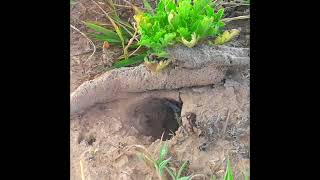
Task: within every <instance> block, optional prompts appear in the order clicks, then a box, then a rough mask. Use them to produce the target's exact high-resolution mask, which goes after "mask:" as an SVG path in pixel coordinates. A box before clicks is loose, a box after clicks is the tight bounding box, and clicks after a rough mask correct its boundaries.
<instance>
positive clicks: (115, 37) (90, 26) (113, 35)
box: [84, 22, 120, 40]
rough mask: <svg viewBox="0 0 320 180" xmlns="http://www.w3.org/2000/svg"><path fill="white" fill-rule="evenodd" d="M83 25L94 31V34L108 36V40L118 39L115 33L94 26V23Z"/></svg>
mask: <svg viewBox="0 0 320 180" xmlns="http://www.w3.org/2000/svg"><path fill="white" fill-rule="evenodd" d="M84 24H85V25H86V26H87V27H88V28H90V29H93V30H95V31H96V32H100V33H103V34H104V35H105V36H108V37H109V38H112V39H119V40H120V38H119V37H118V35H117V33H115V32H114V31H111V30H108V29H106V28H104V27H101V26H99V25H96V24H94V23H89V22H84Z"/></svg>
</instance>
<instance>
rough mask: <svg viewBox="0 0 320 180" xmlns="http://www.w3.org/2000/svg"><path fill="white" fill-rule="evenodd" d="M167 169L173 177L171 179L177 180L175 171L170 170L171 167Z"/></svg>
mask: <svg viewBox="0 0 320 180" xmlns="http://www.w3.org/2000/svg"><path fill="white" fill-rule="evenodd" d="M165 168H166V170H167V172H168V174H169V175H170V176H171V178H172V179H176V175H175V174H174V172H173V169H172V168H170V167H169V168H168V167H165Z"/></svg>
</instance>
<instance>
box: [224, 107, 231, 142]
mask: <svg viewBox="0 0 320 180" xmlns="http://www.w3.org/2000/svg"><path fill="white" fill-rule="evenodd" d="M229 117H230V110H228V114H227V119H226V122H225V124H224V126H223V130H222V136H223V137H224V136H225V133H226V130H227V126H228V123H229V119H230V118H229Z"/></svg>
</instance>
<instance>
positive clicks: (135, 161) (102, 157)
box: [70, 0, 250, 180]
mask: <svg viewBox="0 0 320 180" xmlns="http://www.w3.org/2000/svg"><path fill="white" fill-rule="evenodd" d="M88 19H89V20H93V21H95V20H98V21H102V22H105V19H104V15H103V14H102V13H100V11H99V10H98V8H96V7H94V6H93V5H92V3H91V1H90V0H89V1H88V0H80V1H78V2H77V4H75V5H74V6H73V7H72V9H71V22H70V23H71V24H72V25H74V26H76V27H77V28H78V29H79V30H80V31H82V32H84V33H86V32H87V31H88V30H87V29H86V28H85V27H84V26H83V25H81V23H80V20H88ZM248 33H249V32H247V34H248ZM247 34H246V35H247ZM94 43H95V45H96V47H97V51H96V53H95V55H94V56H93V58H92V59H91V60H90V61H87V62H86V60H87V58H88V57H89V56H90V54H91V53H92V46H91V45H90V43H89V42H88V41H87V39H86V38H85V37H83V36H82V35H81V34H80V33H78V32H77V31H74V30H71V55H70V62H71V72H70V73H71V92H73V91H74V90H75V89H76V88H77V87H79V85H81V84H82V83H83V82H85V81H88V80H91V79H94V78H97V77H98V76H100V75H101V74H103V73H104V67H105V66H106V62H104V61H103V57H102V56H103V52H102V50H101V48H100V49H99V47H101V43H100V44H99V43H98V42H94ZM242 44H244V46H248V45H249V44H248V42H245V43H242ZM235 77H237V78H235ZM149 98H160V99H171V100H175V101H176V102H178V103H181V104H182V107H181V112H180V116H181V117H182V126H180V127H179V129H178V130H177V131H176V132H175V135H174V136H173V137H172V138H171V139H170V140H167V142H168V143H169V149H170V153H169V155H170V156H172V157H173V160H172V161H171V164H170V165H171V166H174V167H177V166H178V165H179V164H180V163H181V162H182V161H184V160H188V161H189V163H190V165H189V167H188V170H187V172H186V173H187V174H188V175H189V174H203V175H204V177H203V178H198V179H208V180H209V178H210V176H211V175H216V176H217V177H218V178H221V177H222V176H223V175H224V173H225V167H226V160H227V157H228V156H229V157H230V160H231V164H232V168H233V169H232V170H233V173H234V174H235V179H237V180H238V179H239V180H242V179H244V177H243V173H244V172H247V171H248V170H249V166H250V164H249V159H250V155H249V148H250V140H249V139H250V117H249V109H250V101H249V99H250V94H249V73H248V74H244V73H243V72H242V73H239V74H238V75H235V76H234V74H231V75H230V76H227V77H226V78H225V79H224V80H223V81H222V82H221V83H217V84H214V85H213V84H212V85H208V86H203V87H190V88H179V89H175V90H167V91H164V90H156V91H146V92H143V93H131V94H128V95H126V96H124V97H122V98H118V99H116V100H114V101H112V102H108V103H100V104H97V105H95V106H93V107H91V108H89V109H87V110H85V111H83V112H81V113H80V114H75V115H72V116H71V117H70V125H71V128H70V152H71V164H70V169H71V177H70V178H71V180H81V179H82V177H81V176H82V175H83V176H84V178H85V179H86V180H88V179H91V180H102V179H103V180H106V179H110V180H118V179H121V180H125V179H126V180H144V179H146V180H149V179H157V176H156V175H155V173H154V171H153V170H152V168H150V167H149V166H147V165H146V164H145V162H144V161H142V160H140V159H139V158H138V156H137V155H138V154H137V153H136V151H134V149H133V148H129V147H131V145H143V146H144V147H146V148H147V149H148V150H149V152H154V153H157V152H158V150H159V144H160V140H159V139H158V138H154V137H151V136H147V135H146V132H147V131H150V128H156V127H158V126H149V125H146V124H143V123H141V117H138V116H135V115H133V114H132V111H133V109H135V107H137V106H138V105H139V104H141V102H142V101H145V100H146V99H149ZM151 109H152V108H150V110H149V111H154V110H151ZM155 113H156V112H155ZM164 113H166V112H164ZM169 113H170V112H169ZM143 114H145V113H143ZM167 117H171V116H167ZM169 119H170V118H169ZM159 126H160V125H159ZM156 136H158V134H157V135H156ZM81 169H82V170H81ZM81 171H82V172H83V174H81ZM195 179H196V178H195Z"/></svg>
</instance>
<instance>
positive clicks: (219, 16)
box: [216, 9, 224, 19]
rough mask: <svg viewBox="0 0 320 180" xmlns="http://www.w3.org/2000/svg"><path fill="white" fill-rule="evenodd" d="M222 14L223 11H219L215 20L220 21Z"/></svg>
mask: <svg viewBox="0 0 320 180" xmlns="http://www.w3.org/2000/svg"><path fill="white" fill-rule="evenodd" d="M223 13H224V9H219V11H218V12H217V14H216V18H217V19H221V18H222V16H223Z"/></svg>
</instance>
